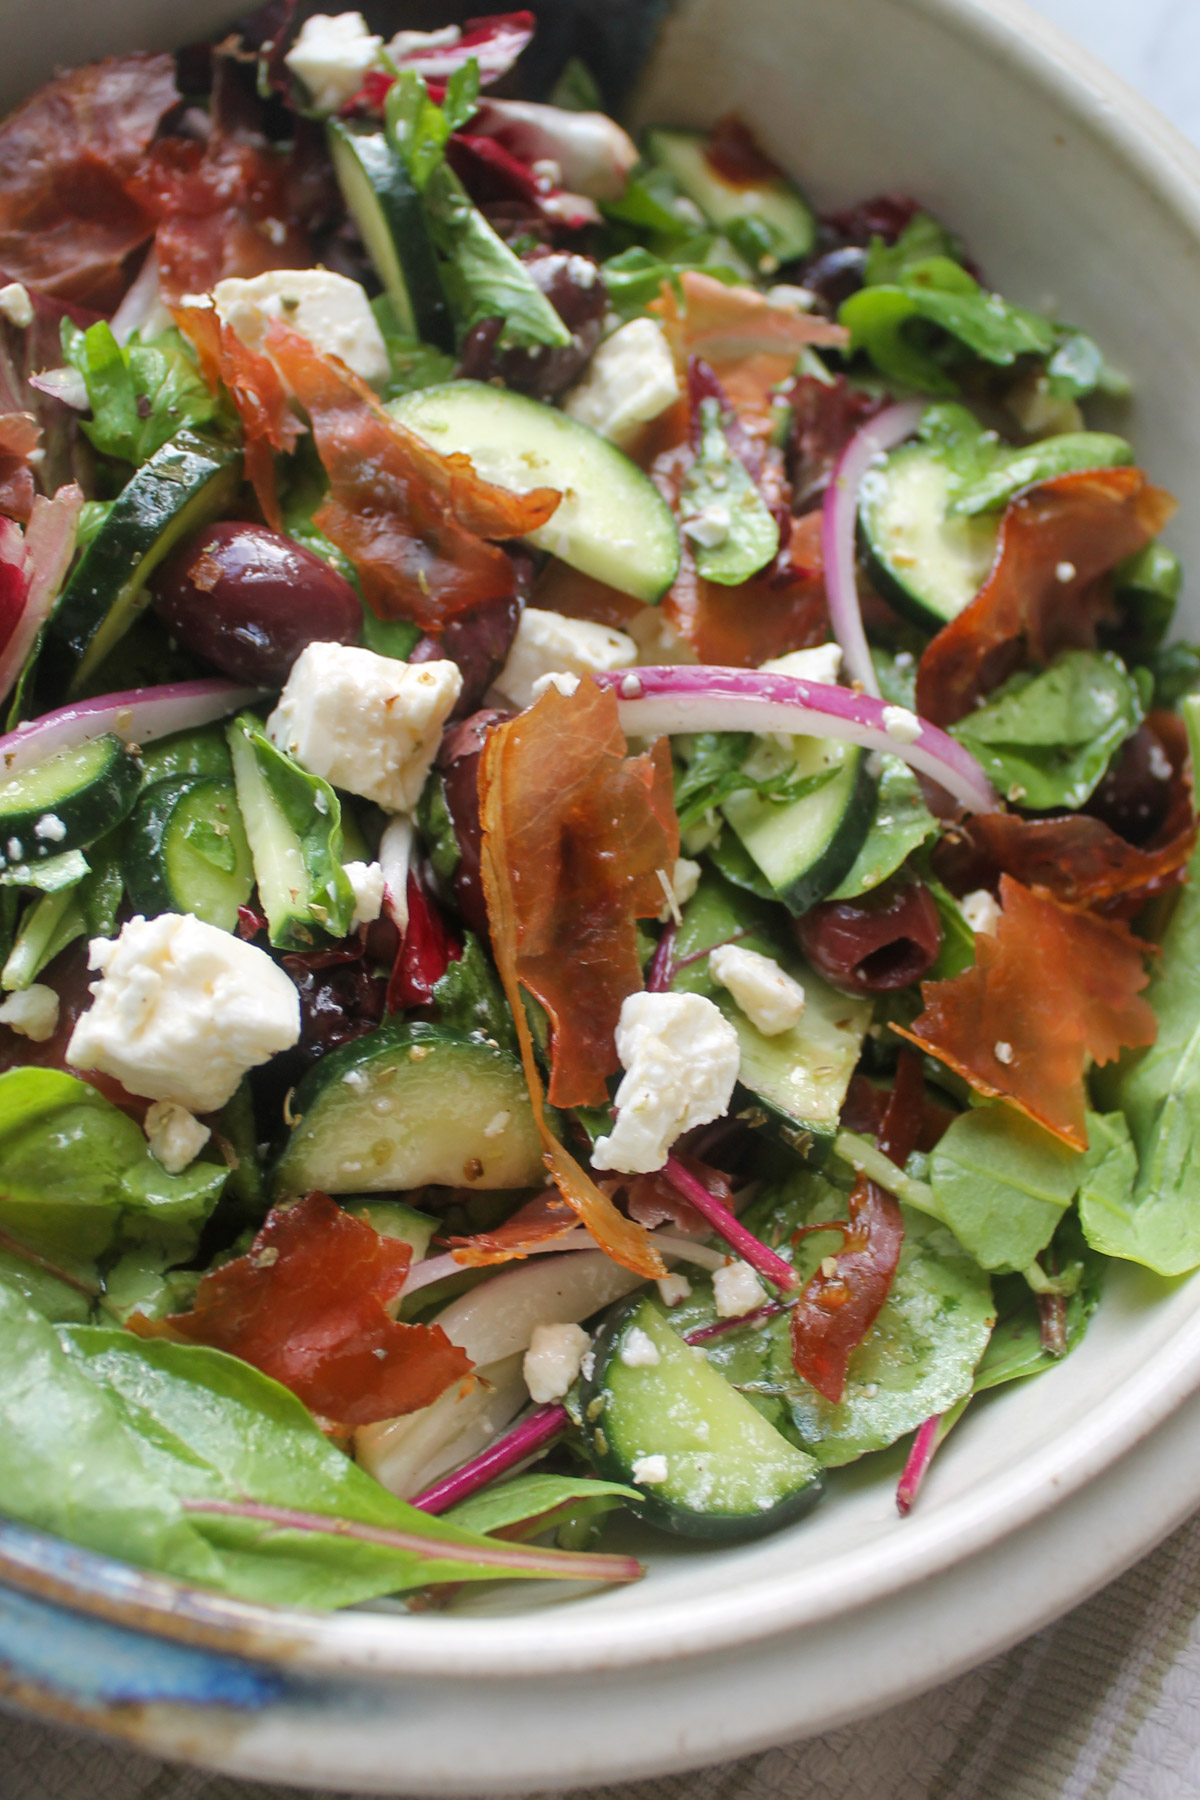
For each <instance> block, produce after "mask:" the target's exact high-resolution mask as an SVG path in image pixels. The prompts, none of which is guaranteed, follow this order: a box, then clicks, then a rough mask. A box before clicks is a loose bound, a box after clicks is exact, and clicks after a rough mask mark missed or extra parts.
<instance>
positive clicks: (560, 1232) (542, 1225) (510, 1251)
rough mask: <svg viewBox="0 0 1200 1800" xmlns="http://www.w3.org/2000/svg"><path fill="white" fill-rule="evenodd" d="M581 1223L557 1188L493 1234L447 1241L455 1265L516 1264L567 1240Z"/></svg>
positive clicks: (519, 1211)
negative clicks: (559, 1240) (540, 1248)
mask: <svg viewBox="0 0 1200 1800" xmlns="http://www.w3.org/2000/svg"><path fill="white" fill-rule="evenodd" d="M578 1224H579V1220H578V1219H577V1218H576V1216H575V1214H574V1212H573V1211H572V1210H571V1208H570V1207H569V1206H568V1205H567V1203H566V1201H565V1200H564V1199H562V1197H561V1196H560V1194H559V1192H558V1189H557V1188H548V1189H547V1190H546V1192H545V1193H544V1194H537V1195H535V1196H534V1198H533V1199H532V1200H527V1201H526V1202H525V1204H524V1206H519V1207H518V1208H517V1210H516V1212H515V1213H514V1214H513V1216H512V1218H511V1219H506V1220H505V1221H504V1223H503V1225H497V1226H496V1228H495V1230H494V1231H479V1232H476V1234H475V1236H474V1237H452V1238H448V1239H447V1240H446V1241H447V1242H448V1244H449V1246H450V1249H451V1252H452V1253H453V1256H454V1260H455V1262H459V1263H462V1264H463V1266H464V1267H465V1268H472V1269H479V1268H483V1267H485V1266H486V1265H487V1264H489V1263H505V1262H513V1261H515V1260H516V1259H517V1258H520V1257H524V1256H528V1254H529V1252H530V1251H531V1250H533V1249H535V1248H537V1247H538V1246H539V1245H541V1244H547V1243H551V1242H552V1241H553V1240H554V1239H555V1238H560V1237H564V1236H565V1235H566V1233H567V1232H568V1231H574V1230H575V1229H576V1227H577V1226H578Z"/></svg>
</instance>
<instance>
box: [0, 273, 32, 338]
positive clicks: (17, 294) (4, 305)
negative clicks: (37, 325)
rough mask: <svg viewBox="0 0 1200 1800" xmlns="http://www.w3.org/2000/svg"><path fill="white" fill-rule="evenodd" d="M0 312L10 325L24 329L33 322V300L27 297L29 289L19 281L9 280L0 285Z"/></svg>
mask: <svg viewBox="0 0 1200 1800" xmlns="http://www.w3.org/2000/svg"><path fill="white" fill-rule="evenodd" d="M0 313H3V314H4V317H5V318H6V319H7V320H8V322H9V324H10V325H16V326H17V327H18V328H19V329H20V330H22V331H23V330H24V329H25V327H26V326H27V325H32V324H33V301H32V300H31V299H30V298H29V289H28V288H27V287H23V286H22V285H21V283H20V282H19V281H10V282H7V283H6V284H5V286H4V287H0Z"/></svg>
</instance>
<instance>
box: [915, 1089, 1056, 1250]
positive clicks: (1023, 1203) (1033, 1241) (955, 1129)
mask: <svg viewBox="0 0 1200 1800" xmlns="http://www.w3.org/2000/svg"><path fill="white" fill-rule="evenodd" d="M1082 1163H1083V1157H1082V1156H1081V1155H1080V1153H1079V1152H1078V1151H1075V1150H1069V1149H1068V1148H1067V1147H1066V1145H1065V1144H1061V1143H1060V1142H1059V1141H1058V1139H1057V1138H1055V1137H1052V1136H1051V1134H1050V1132H1048V1131H1045V1130H1044V1129H1043V1128H1042V1127H1041V1126H1040V1125H1035V1124H1034V1123H1033V1121H1032V1120H1031V1119H1027V1118H1026V1117H1025V1116H1024V1114H1023V1113H1019V1112H1017V1111H1016V1110H1015V1109H1014V1108H1012V1107H1009V1106H1002V1105H1001V1106H978V1107H972V1108H971V1110H970V1111H969V1112H965V1113H961V1114H960V1115H959V1117H958V1118H957V1119H955V1120H954V1122H953V1124H952V1125H951V1126H950V1128H949V1130H948V1131H947V1132H946V1133H945V1135H944V1136H943V1137H942V1139H941V1142H940V1143H939V1144H938V1146H937V1148H936V1149H935V1150H934V1152H933V1155H932V1156H931V1157H930V1160H929V1180H930V1184H931V1186H932V1188H933V1197H934V1200H935V1201H936V1203H937V1207H938V1211H939V1213H940V1214H941V1216H942V1217H943V1218H944V1219H945V1221H946V1223H947V1224H948V1225H949V1226H950V1228H951V1230H952V1231H953V1232H954V1234H955V1236H956V1237H957V1238H958V1240H959V1242H960V1243H961V1244H962V1245H963V1247H964V1249H966V1250H968V1251H969V1252H970V1254H971V1255H972V1256H973V1257H975V1259H976V1260H977V1261H978V1262H979V1263H980V1264H981V1265H982V1267H983V1268H985V1269H1000V1270H1020V1269H1025V1268H1028V1267H1029V1265H1030V1263H1032V1262H1034V1261H1035V1260H1036V1258H1037V1256H1038V1253H1039V1251H1041V1250H1044V1249H1045V1247H1046V1245H1047V1244H1048V1243H1049V1242H1050V1240H1051V1238H1052V1237H1053V1236H1054V1232H1055V1229H1056V1227H1057V1225H1058V1222H1059V1220H1060V1219H1061V1217H1062V1215H1063V1213H1064V1212H1065V1211H1066V1209H1067V1208H1068V1206H1070V1204H1071V1202H1072V1200H1073V1199H1074V1198H1075V1193H1076V1190H1077V1188H1078V1186H1079V1180H1080V1175H1081V1173H1082Z"/></svg>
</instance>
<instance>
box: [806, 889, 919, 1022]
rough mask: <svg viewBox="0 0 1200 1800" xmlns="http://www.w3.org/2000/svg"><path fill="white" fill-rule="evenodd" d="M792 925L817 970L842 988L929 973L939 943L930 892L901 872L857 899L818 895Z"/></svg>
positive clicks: (885, 984)
mask: <svg viewBox="0 0 1200 1800" xmlns="http://www.w3.org/2000/svg"><path fill="white" fill-rule="evenodd" d="M792 929H793V930H794V932H795V935H796V940H797V942H798V943H799V945H800V948H801V949H802V950H803V952H804V954H805V956H807V958H808V960H809V962H810V963H811V964H812V965H813V968H814V969H816V971H817V973H818V974H820V975H824V977H825V979H826V980H827V981H830V982H832V983H833V985H834V987H836V988H840V989H841V990H842V992H843V993H845V994H885V993H889V992H890V991H891V990H892V989H893V988H902V987H907V986H908V985H909V983H910V982H913V981H919V980H920V979H921V977H922V976H923V975H927V974H928V973H929V970H930V969H931V968H932V967H933V965H934V963H935V962H936V961H937V955H938V951H939V950H940V949H941V947H942V922H941V919H940V918H939V916H938V909H937V906H936V904H935V902H934V899H933V895H932V894H931V893H930V892H929V889H928V888H927V887H926V886H925V884H924V883H923V882H920V881H913V880H911V879H909V878H907V877H905V876H893V877H892V879H891V880H890V881H885V882H884V883H883V885H882V887H877V888H874V889H873V890H872V891H871V892H870V893H869V894H864V895H863V896H862V897H861V899H858V900H825V901H822V903H821V905H819V906H814V907H813V908H812V910H811V912H807V913H805V915H804V917H803V918H802V919H797V920H796V921H795V923H794V925H793V928H792Z"/></svg>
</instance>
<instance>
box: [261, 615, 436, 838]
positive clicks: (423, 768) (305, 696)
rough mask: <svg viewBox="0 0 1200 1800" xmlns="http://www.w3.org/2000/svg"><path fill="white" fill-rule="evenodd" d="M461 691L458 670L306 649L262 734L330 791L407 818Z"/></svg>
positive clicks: (320, 647) (347, 648) (345, 647)
mask: <svg viewBox="0 0 1200 1800" xmlns="http://www.w3.org/2000/svg"><path fill="white" fill-rule="evenodd" d="M461 692H462V673H461V671H460V669H459V667H458V664H457V663H453V662H448V661H447V662H425V663H403V662H397V660H396V659H395V658H394V657H391V656H377V655H376V654H375V652H374V651H373V650H362V649H359V648H358V647H357V646H356V645H353V644H309V645H308V646H307V647H306V648H305V649H304V650H302V651H301V653H300V655H299V656H298V657H297V658H296V661H295V662H294V663H293V664H292V669H291V673H290V674H289V676H288V678H287V685H286V686H285V687H284V690H283V693H282V694H281V695H280V696H279V703H278V705H277V706H276V708H275V711H274V712H273V713H272V714H271V716H270V718H269V719H268V720H267V731H268V734H269V735H270V738H271V741H272V743H275V744H278V746H279V748H280V749H281V750H286V751H287V753H288V755H289V756H294V757H295V758H296V761H297V762H298V763H300V764H301V766H302V767H303V768H305V769H307V770H308V771H309V772H310V773H311V774H313V775H321V776H323V777H324V779H325V780H326V781H328V782H331V783H332V784H333V786H334V787H340V788H345V789H346V791H347V792H348V793H351V794H358V795H360V796H361V797H362V799H364V800H373V801H374V802H375V804H376V805H377V806H381V807H382V808H383V810H384V811H385V812H397V813H398V812H411V811H412V809H413V807H414V806H415V805H416V804H417V801H418V800H419V798H420V795H421V789H422V788H423V787H424V785H425V777H426V776H427V775H428V773H429V768H430V764H431V763H432V762H433V758H434V755H435V754H436V752H437V747H438V744H439V743H440V741H441V734H442V726H443V725H444V724H445V722H446V720H447V718H448V717H449V716H450V713H451V712H452V710H453V708H454V703H455V701H456V700H457V699H458V696H459V694H460V693H461Z"/></svg>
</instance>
